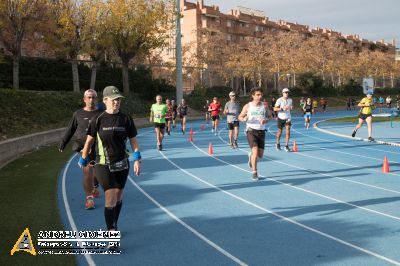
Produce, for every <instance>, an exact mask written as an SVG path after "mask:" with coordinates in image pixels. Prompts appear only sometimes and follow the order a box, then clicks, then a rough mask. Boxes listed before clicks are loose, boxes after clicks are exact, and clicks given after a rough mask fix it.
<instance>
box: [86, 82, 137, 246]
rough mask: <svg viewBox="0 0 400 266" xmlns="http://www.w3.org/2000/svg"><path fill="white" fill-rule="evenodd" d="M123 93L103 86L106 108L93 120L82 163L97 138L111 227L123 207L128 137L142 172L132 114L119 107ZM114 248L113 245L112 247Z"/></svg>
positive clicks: (100, 175)
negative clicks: (127, 113) (122, 111)
mask: <svg viewBox="0 0 400 266" xmlns="http://www.w3.org/2000/svg"><path fill="white" fill-rule="evenodd" d="M122 98H123V96H122V95H121V94H120V92H119V90H118V89H117V88H116V87H114V86H108V87H106V88H104V90H103V102H104V103H105V105H106V110H105V111H104V112H103V113H101V114H100V115H99V116H98V117H97V118H96V119H93V120H92V121H91V122H90V125H89V128H88V135H87V139H86V143H85V146H84V148H83V151H82V156H81V158H80V159H79V166H81V167H85V166H86V165H87V164H88V163H89V159H88V154H89V147H90V146H91V145H92V144H93V143H94V140H95V139H96V138H97V139H98V141H96V145H95V148H96V165H95V172H96V174H97V175H98V178H99V182H100V184H101V186H102V187H103V189H104V194H105V204H104V218H105V221H106V225H107V230H108V231H116V230H118V218H119V214H120V212H121V209H122V195H123V191H124V187H125V183H126V180H127V178H128V173H129V168H130V163H129V160H128V157H129V155H128V153H127V149H126V141H127V140H128V139H129V142H130V145H131V147H132V150H133V151H134V152H133V161H134V163H133V171H134V173H135V174H136V175H139V174H140V169H141V165H140V162H141V155H140V152H139V145H138V142H137V139H136V135H137V130H136V127H135V124H134V122H133V120H132V118H131V117H130V116H128V115H126V114H123V113H121V112H120V111H119V109H120V104H121V99H122ZM110 248H112V247H110Z"/></svg>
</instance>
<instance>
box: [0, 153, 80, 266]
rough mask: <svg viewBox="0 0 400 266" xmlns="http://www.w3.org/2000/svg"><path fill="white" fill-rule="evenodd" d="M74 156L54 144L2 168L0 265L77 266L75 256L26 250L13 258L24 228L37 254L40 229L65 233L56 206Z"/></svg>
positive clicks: (0, 189)
mask: <svg viewBox="0 0 400 266" xmlns="http://www.w3.org/2000/svg"><path fill="white" fill-rule="evenodd" d="M70 150H71V149H70V147H68V148H66V151H70ZM71 154H72V151H71V152H63V153H60V152H58V150H57V146H55V145H52V146H48V147H44V148H42V149H40V150H38V151H35V152H32V153H29V154H26V155H24V156H23V157H21V158H19V159H17V160H15V161H13V162H11V163H9V164H8V165H6V166H5V167H4V168H2V169H1V171H0V200H1V202H3V208H2V210H3V213H2V215H1V220H2V222H1V227H0V243H1V249H0V265H77V263H76V261H75V257H74V256H73V255H36V256H33V255H31V254H29V253H27V252H24V251H19V252H16V253H14V255H13V256H11V255H10V251H11V249H12V248H13V246H14V244H15V242H16V241H17V240H18V238H19V236H20V235H21V234H22V232H23V231H24V230H25V228H29V232H30V234H31V236H32V241H33V245H34V247H35V249H36V252H37V250H38V247H37V235H38V232H39V231H40V230H64V228H63V225H62V223H61V220H60V218H59V209H58V206H57V193H56V191H57V180H58V175H59V174H60V171H61V169H62V167H63V166H64V164H65V163H66V162H67V161H68V159H69V158H70V156H71Z"/></svg>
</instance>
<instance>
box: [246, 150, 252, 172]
mask: <svg viewBox="0 0 400 266" xmlns="http://www.w3.org/2000/svg"><path fill="white" fill-rule="evenodd" d="M248 156H249V161H248V162H247V164H248V165H249V167H250V168H252V167H251V152H249V154H248Z"/></svg>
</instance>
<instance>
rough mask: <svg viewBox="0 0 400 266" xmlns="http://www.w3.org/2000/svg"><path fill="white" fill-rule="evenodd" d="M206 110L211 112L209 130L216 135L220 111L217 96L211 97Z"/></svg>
mask: <svg viewBox="0 0 400 266" xmlns="http://www.w3.org/2000/svg"><path fill="white" fill-rule="evenodd" d="M208 111H210V112H211V121H212V129H211V132H214V133H215V135H217V132H218V125H219V114H220V112H221V104H220V103H219V101H218V98H217V97H214V98H213V101H212V103H210V105H209V106H208Z"/></svg>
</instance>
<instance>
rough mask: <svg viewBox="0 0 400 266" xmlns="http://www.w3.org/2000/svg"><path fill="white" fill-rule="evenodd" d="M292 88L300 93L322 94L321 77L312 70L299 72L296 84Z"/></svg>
mask: <svg viewBox="0 0 400 266" xmlns="http://www.w3.org/2000/svg"><path fill="white" fill-rule="evenodd" d="M293 89H294V91H297V92H301V94H302V95H312V96H317V95H323V94H324V88H323V80H322V78H321V77H320V76H318V75H316V74H315V73H312V72H306V73H303V74H300V75H299V78H298V83H297V86H296V87H295V88H293ZM293 89H292V90H293Z"/></svg>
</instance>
